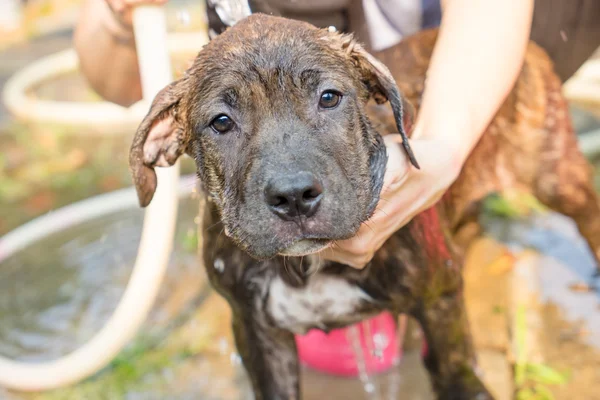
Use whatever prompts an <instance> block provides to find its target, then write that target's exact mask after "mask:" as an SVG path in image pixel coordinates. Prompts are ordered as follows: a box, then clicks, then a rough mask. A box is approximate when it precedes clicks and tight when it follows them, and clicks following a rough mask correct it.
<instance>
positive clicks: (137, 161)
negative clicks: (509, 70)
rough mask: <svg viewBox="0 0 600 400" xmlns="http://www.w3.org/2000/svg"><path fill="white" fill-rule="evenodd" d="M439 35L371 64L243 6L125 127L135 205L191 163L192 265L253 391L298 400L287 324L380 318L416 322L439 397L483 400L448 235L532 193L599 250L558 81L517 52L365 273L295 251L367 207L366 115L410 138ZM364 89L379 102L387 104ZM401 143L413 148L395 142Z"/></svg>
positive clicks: (328, 236) (347, 46) (372, 194)
mask: <svg viewBox="0 0 600 400" xmlns="http://www.w3.org/2000/svg"><path fill="white" fill-rule="evenodd" d="M435 38H436V33H435V32H433V31H431V32H424V33H421V34H418V35H416V36H414V37H411V38H407V39H406V40H404V41H403V42H402V43H400V44H399V45H397V46H395V47H393V48H391V49H389V50H386V51H384V52H381V53H379V54H376V55H375V57H373V56H371V55H370V54H368V53H366V52H365V51H364V50H363V48H362V47H361V46H360V45H359V44H357V43H355V41H354V40H353V39H352V37H351V36H347V35H339V34H337V33H332V32H328V31H326V30H319V29H317V28H315V27H313V26H311V25H309V24H306V23H302V22H298V21H291V20H285V19H282V18H276V17H269V16H265V15H254V16H252V17H249V18H247V19H245V20H243V21H241V22H240V23H239V24H237V25H236V26H235V27H233V28H231V29H229V30H228V31H226V32H225V33H223V34H222V35H220V36H219V37H217V38H216V39H214V40H213V41H212V42H211V43H210V44H208V45H207V46H206V47H205V48H204V49H203V50H202V51H201V52H200V54H199V55H198V57H197V59H196V60H195V63H194V65H193V66H192V67H191V68H190V70H188V71H187V73H186V74H185V76H184V77H183V78H181V79H180V80H178V81H176V82H174V83H173V84H171V85H169V86H168V87H166V88H165V89H164V90H163V91H162V92H161V93H160V94H159V95H158V96H157V97H156V99H155V100H154V103H153V104H152V108H151V109H150V112H149V113H148V115H147V116H146V118H145V119H144V121H143V122H142V124H141V125H140V127H139V129H138V132H137V134H136V136H135V139H134V142H133V146H132V149H131V156H130V164H131V168H132V173H133V176H134V181H135V184H136V187H137V190H138V195H139V197H140V203H141V205H142V206H146V205H147V204H148V203H149V202H150V200H151V199H152V195H153V193H154V190H155V188H156V184H157V182H156V175H155V173H154V167H156V166H168V165H172V164H173V163H174V162H175V160H176V159H177V158H178V157H179V156H180V155H181V154H183V153H184V152H185V153H187V154H189V155H190V156H191V157H193V158H194V159H195V161H196V164H197V170H198V175H199V177H200V179H201V181H202V184H203V186H204V193H205V195H206V198H207V199H208V202H207V203H206V207H204V227H203V230H202V232H203V255H204V260H203V261H204V264H205V266H206V268H207V271H208V275H209V277H210V281H211V283H212V285H213V286H214V287H215V289H216V290H218V291H219V293H221V294H222V295H223V296H224V297H225V298H226V299H227V301H228V302H229V304H230V305H231V308H232V310H233V329H234V332H235V338H236V343H237V347H238V350H239V352H240V354H241V356H242V359H243V362H244V365H245V367H246V370H247V372H248V375H249V377H250V379H251V381H252V384H253V388H254V392H255V396H256V398H257V399H264V400H275V399H298V398H300V393H299V384H298V383H299V375H298V374H299V369H298V358H297V355H296V347H295V342H294V336H293V334H294V333H304V332H306V331H307V330H308V329H311V328H316V329H321V330H324V331H327V330H329V329H332V328H337V327H341V326H346V325H348V324H351V323H354V322H357V321H359V320H361V319H364V318H366V317H369V316H373V315H375V314H377V313H379V312H381V311H383V310H388V311H391V312H392V313H394V314H399V313H408V314H410V315H412V316H414V317H415V318H416V319H417V320H418V321H419V322H420V323H421V325H422V327H423V330H424V332H425V335H426V339H427V343H428V345H429V352H428V354H427V357H426V359H425V365H426V367H427V369H428V371H429V373H430V376H431V381H432V384H433V387H434V390H435V392H436V393H437V396H438V398H440V399H486V398H491V396H490V394H489V393H488V391H487V390H486V389H485V387H484V386H483V384H482V383H481V382H480V380H479V378H478V377H477V375H476V374H475V373H474V366H475V359H474V352H473V347H472V344H471V341H470V338H469V330H468V326H467V320H466V316H465V311H464V306H463V299H462V280H461V263H462V260H461V252H460V248H459V246H457V245H456V243H455V241H454V238H455V235H456V234H457V232H458V231H459V230H460V228H461V226H463V225H464V223H465V221H467V220H469V219H470V218H471V217H472V216H473V214H474V211H475V210H476V209H477V205H478V203H479V202H480V201H481V200H482V199H483V198H484V197H485V196H486V195H488V194H489V193H491V192H496V191H501V190H504V189H507V188H512V187H521V188H525V189H528V190H530V191H532V192H533V193H534V194H535V195H536V196H537V197H538V198H539V199H540V200H541V201H543V202H544V203H545V204H547V205H548V206H549V207H551V208H552V209H554V210H557V211H559V212H561V213H563V214H565V215H568V216H570V217H572V218H573V219H574V220H575V222H576V223H577V225H578V227H579V230H580V231H581V233H582V234H583V236H584V237H585V238H586V239H587V241H588V243H589V244H590V247H591V249H592V251H593V252H594V254H595V255H596V258H598V255H599V254H600V218H599V210H598V199H597V197H596V194H595V192H594V190H593V187H592V185H591V168H590V166H589V165H588V164H587V162H586V161H585V159H584V158H583V156H582V155H581V153H580V152H579V150H578V149H577V142H576V138H575V135H574V133H573V129H572V127H571V123H570V120H569V115H568V110H567V106H566V103H565V100H564V99H563V97H562V95H561V87H560V81H559V79H558V78H557V77H556V75H555V74H554V72H553V69H552V65H551V63H550V61H549V59H548V57H547V56H546V55H545V54H544V53H543V52H542V51H541V50H540V49H539V48H538V47H537V46H535V45H533V44H531V45H530V46H529V49H528V52H527V56H526V60H525V64H524V66H523V70H522V72H521V75H520V77H519V79H518V82H517V83H516V85H515V88H514V90H513V91H512V93H511V94H510V96H509V97H508V99H507V100H506V101H505V103H504V105H503V106H502V108H501V110H500V111H499V112H498V114H497V116H496V117H495V119H494V120H493V122H492V123H491V125H490V127H489V128H488V130H487V132H486V133H485V134H484V136H483V137H482V139H481V140H480V142H479V144H478V145H477V146H476V148H475V150H474V151H473V154H472V155H471V157H470V158H469V160H468V161H467V163H466V165H465V166H464V169H463V171H462V173H461V175H460V176H459V177H458V179H457V181H456V183H455V184H454V185H453V186H452V187H451V188H450V189H449V191H448V192H447V193H446V195H445V196H444V198H443V200H442V201H441V202H439V204H437V205H436V206H435V207H433V208H431V209H429V210H427V211H425V212H423V213H421V214H420V215H418V216H417V217H415V218H414V219H413V221H412V222H410V223H409V224H408V225H407V226H405V227H403V228H402V229H400V230H399V231H398V232H396V234H394V235H393V236H392V237H391V238H390V239H389V240H388V241H387V242H386V243H385V244H384V245H383V247H382V248H381V249H380V250H379V251H378V252H377V253H376V254H375V257H374V258H373V260H372V262H371V263H369V265H367V266H366V268H364V269H362V270H355V269H352V268H350V267H348V266H345V265H340V264H336V263H331V262H319V258H318V257H316V256H313V255H308V256H306V257H303V256H304V255H306V254H311V253H314V252H316V251H318V250H320V249H322V248H324V247H325V246H328V245H330V244H331V243H333V242H335V241H336V240H341V239H344V238H348V237H351V236H353V235H354V234H355V233H356V231H357V230H358V228H359V226H360V225H361V224H362V223H364V222H365V221H367V220H368V218H369V217H370V216H371V215H372V213H373V211H374V209H375V207H376V205H377V203H378V201H379V193H380V190H381V185H382V180H383V173H384V171H385V164H386V159H387V156H386V152H385V146H384V145H383V141H382V138H381V136H380V134H379V133H378V131H377V129H376V128H375V125H374V124H378V125H380V126H381V129H382V130H383V131H386V132H390V131H392V132H393V131H396V132H400V134H405V132H407V133H408V131H410V123H411V114H410V112H408V111H409V108H410V107H407V105H408V102H407V101H406V100H408V101H409V102H411V103H412V104H414V105H415V106H416V107H417V108H418V106H419V99H420V96H421V93H422V91H423V87H424V80H425V71H426V69H427V65H428V62H429V58H430V56H431V51H432V49H433V45H434V43H435ZM379 60H380V61H379ZM382 62H383V64H382ZM384 64H385V65H387V67H388V68H389V70H388V68H386V66H385V65H384ZM399 88H400V89H401V90H399ZM401 92H403V93H404V95H405V97H404V99H403V98H402V96H401V95H400V93H401ZM370 99H375V100H376V101H377V102H379V103H383V102H386V101H388V100H389V103H390V105H391V109H392V112H390V111H389V110H388V108H387V106H385V105H381V106H371V105H369V104H367V103H368V102H369V100H370ZM457 101H460V94H459V93H457ZM382 107H383V108H382ZM369 114H370V115H371V117H369V116H368V115H369ZM404 147H405V151H406V152H407V154H408V155H409V156H411V155H412V153H411V151H410V146H409V145H408V140H405V141H404ZM417 161H418V160H414V159H412V163H413V165H414V166H415V167H416V166H417V165H418V164H417Z"/></svg>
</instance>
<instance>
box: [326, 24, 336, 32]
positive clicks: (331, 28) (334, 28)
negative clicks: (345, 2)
mask: <svg viewBox="0 0 600 400" xmlns="http://www.w3.org/2000/svg"><path fill="white" fill-rule="evenodd" d="M327 30H328V31H329V32H331V33H333V32H337V28H336V27H335V26H333V25H330V26H328V27H327Z"/></svg>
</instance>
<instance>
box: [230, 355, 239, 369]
mask: <svg viewBox="0 0 600 400" xmlns="http://www.w3.org/2000/svg"><path fill="white" fill-rule="evenodd" d="M229 362H231V365H236V366H237V365H242V357H240V355H239V354H238V353H231V354H230V355H229Z"/></svg>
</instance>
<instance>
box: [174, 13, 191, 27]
mask: <svg viewBox="0 0 600 400" xmlns="http://www.w3.org/2000/svg"><path fill="white" fill-rule="evenodd" d="M177 20H178V21H179V22H180V23H181V25H183V26H188V25H189V24H190V21H191V18H190V13H189V12H188V10H179V11H177Z"/></svg>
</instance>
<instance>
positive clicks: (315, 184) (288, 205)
mask: <svg viewBox="0 0 600 400" xmlns="http://www.w3.org/2000/svg"><path fill="white" fill-rule="evenodd" d="M322 197H323V186H322V185H321V182H319V180H318V179H317V178H315V176H314V175H313V174H311V173H309V172H299V173H296V174H293V175H284V176H278V177H276V178H274V179H271V181H270V182H269V183H268V184H267V187H266V188H265V199H266V201H267V205H268V206H269V208H270V209H271V211H273V212H274V213H275V214H277V215H278V216H279V217H280V218H282V219H284V220H292V219H295V218H299V217H301V216H305V217H311V216H312V215H314V214H315V212H317V209H318V208H319V204H321V199H322Z"/></svg>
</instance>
